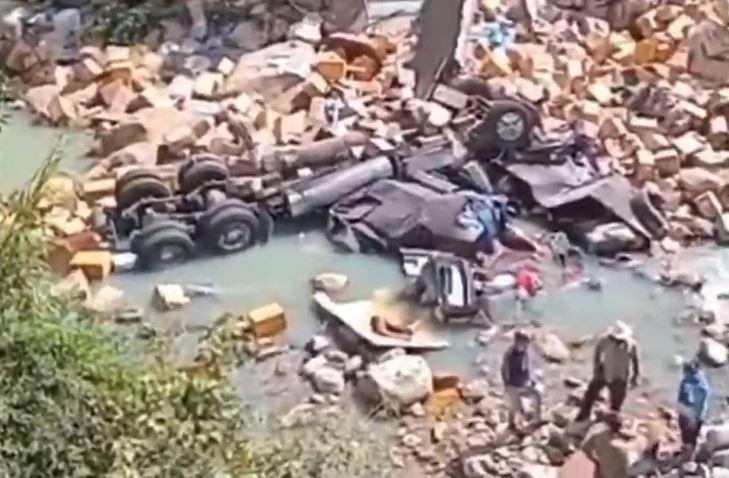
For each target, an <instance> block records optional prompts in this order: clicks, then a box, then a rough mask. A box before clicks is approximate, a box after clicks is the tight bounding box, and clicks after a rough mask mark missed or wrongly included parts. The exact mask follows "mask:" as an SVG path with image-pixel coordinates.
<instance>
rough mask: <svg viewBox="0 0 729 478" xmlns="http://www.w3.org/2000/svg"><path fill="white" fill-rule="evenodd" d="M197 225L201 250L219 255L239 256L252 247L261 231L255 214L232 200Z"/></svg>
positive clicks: (210, 212)
mask: <svg viewBox="0 0 729 478" xmlns="http://www.w3.org/2000/svg"><path fill="white" fill-rule="evenodd" d="M199 225H200V236H201V237H202V241H203V243H204V244H205V247H206V248H208V249H209V250H210V251H212V252H217V253H221V254H232V253H235V252H240V251H243V250H246V249H248V248H249V247H251V246H253V245H254V244H256V242H257V241H258V238H259V231H260V227H261V225H260V221H259V220H258V218H257V217H256V215H255V213H254V212H253V211H251V209H250V208H249V207H248V206H246V204H245V203H243V202H242V201H238V200H236V199H229V200H226V201H223V202H222V203H220V204H218V205H216V206H215V207H213V209H211V210H210V211H208V212H207V213H206V214H205V216H204V217H203V218H202V219H201V221H200V224H199Z"/></svg>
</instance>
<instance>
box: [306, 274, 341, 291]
mask: <svg viewBox="0 0 729 478" xmlns="http://www.w3.org/2000/svg"><path fill="white" fill-rule="evenodd" d="M347 284H349V277H347V276H346V275H344V274H337V273H334V272H324V273H322V274H319V275H317V276H316V277H314V278H313V279H312V280H311V285H312V287H313V288H314V290H317V291H323V292H326V293H327V294H336V293H338V292H341V291H343V290H344V289H345V288H346V287H347Z"/></svg>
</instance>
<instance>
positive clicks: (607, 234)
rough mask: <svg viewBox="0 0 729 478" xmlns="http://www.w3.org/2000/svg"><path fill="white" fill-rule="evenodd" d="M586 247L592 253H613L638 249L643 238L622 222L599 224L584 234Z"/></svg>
mask: <svg viewBox="0 0 729 478" xmlns="http://www.w3.org/2000/svg"><path fill="white" fill-rule="evenodd" d="M585 242H586V243H587V249H588V250H589V251H590V252H591V253H593V254H608V255H610V254H615V253H617V252H620V251H631V250H636V249H639V248H640V247H641V246H642V244H643V239H642V238H641V237H639V236H638V235H637V234H636V233H635V232H633V230H632V229H630V227H628V226H627V225H625V224H623V223H622V222H610V223H607V224H600V225H598V226H596V227H595V228H594V229H592V230H591V231H590V232H588V233H587V234H586V235H585Z"/></svg>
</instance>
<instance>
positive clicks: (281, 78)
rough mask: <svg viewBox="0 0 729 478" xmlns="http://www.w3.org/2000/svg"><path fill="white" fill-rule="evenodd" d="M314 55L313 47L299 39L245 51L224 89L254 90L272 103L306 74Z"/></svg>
mask: <svg viewBox="0 0 729 478" xmlns="http://www.w3.org/2000/svg"><path fill="white" fill-rule="evenodd" d="M315 55H316V53H315V51H314V47H313V46H312V45H309V44H308V43H304V42H301V41H293V42H285V43H276V44H274V45H271V46H268V47H266V48H263V49H261V50H258V51H255V52H253V53H248V54H245V55H243V56H241V57H240V59H239V60H238V64H237V65H236V67H235V70H234V71H233V73H232V74H231V75H230V76H229V77H228V79H227V80H226V83H225V87H224V93H225V94H227V95H230V96H234V95H237V94H240V93H243V92H246V93H251V92H256V93H259V94H260V95H261V96H263V98H264V100H265V101H266V103H273V102H274V100H275V99H276V98H278V97H279V96H281V95H283V94H284V93H285V92H287V91H289V90H290V89H291V88H293V87H294V86H296V85H299V84H301V83H303V82H304V80H305V79H306V78H308V77H309V75H310V73H311V64H312V63H313V62H314V57H315Z"/></svg>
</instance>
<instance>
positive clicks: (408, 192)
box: [328, 180, 507, 257]
mask: <svg viewBox="0 0 729 478" xmlns="http://www.w3.org/2000/svg"><path fill="white" fill-rule="evenodd" d="M506 216H507V212H506V200H505V198H501V197H491V196H485V195H481V194H477V193H474V192H470V191H456V192H452V193H447V194H442V193H439V192H435V191H433V190H432V189H429V188H427V187H424V186H422V185H420V184H415V183H412V182H403V181H397V180H382V181H378V182H376V183H374V184H372V185H371V186H369V187H367V188H365V189H363V190H360V191H358V192H356V193H354V194H352V195H350V196H348V197H346V198H344V199H343V200H341V201H339V202H338V203H337V204H335V205H334V206H333V207H332V208H331V209H330V211H329V226H328V232H329V236H330V238H331V239H332V241H333V242H334V243H335V244H337V245H340V246H341V247H343V248H345V249H346V250H349V251H356V252H370V251H371V252H386V251H397V250H399V249H401V248H421V249H433V250H440V251H446V252H453V253H456V254H458V255H461V256H464V257H475V255H476V253H477V252H480V251H488V250H490V249H491V248H492V247H493V241H494V240H495V239H496V238H497V237H498V235H499V234H500V233H501V231H503V228H504V225H505V222H506Z"/></svg>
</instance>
